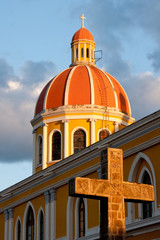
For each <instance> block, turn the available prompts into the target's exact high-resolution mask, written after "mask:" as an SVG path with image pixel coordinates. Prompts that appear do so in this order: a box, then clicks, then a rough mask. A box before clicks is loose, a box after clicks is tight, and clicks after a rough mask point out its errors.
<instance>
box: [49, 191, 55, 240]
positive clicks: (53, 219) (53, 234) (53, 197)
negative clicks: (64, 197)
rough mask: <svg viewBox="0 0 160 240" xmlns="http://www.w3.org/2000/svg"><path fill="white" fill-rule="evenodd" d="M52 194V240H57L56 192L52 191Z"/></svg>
mask: <svg viewBox="0 0 160 240" xmlns="http://www.w3.org/2000/svg"><path fill="white" fill-rule="evenodd" d="M49 193H50V213H51V216H50V228H51V240H56V190H55V189H51V190H50V191H49Z"/></svg>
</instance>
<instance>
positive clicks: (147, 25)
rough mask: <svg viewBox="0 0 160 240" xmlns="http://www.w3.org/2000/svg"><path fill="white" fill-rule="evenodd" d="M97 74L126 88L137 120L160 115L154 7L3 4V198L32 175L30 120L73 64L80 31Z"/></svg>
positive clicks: (159, 22) (25, 0)
mask: <svg viewBox="0 0 160 240" xmlns="http://www.w3.org/2000/svg"><path fill="white" fill-rule="evenodd" d="M82 13H84V15H85V17H86V20H85V27H86V28H87V29H88V30H89V31H90V32H91V33H92V34H93V36H94V39H95V42H96V50H102V52H103V54H102V56H103V57H102V59H101V60H100V61H98V62H97V66H98V67H99V68H101V69H103V70H105V71H107V72H108V73H110V74H111V75H113V76H114V77H115V78H116V79H117V80H118V81H119V82H120V83H121V85H122V86H123V87H124V89H125V91H126V93H127V95H128V97H129V100H130V103H131V109H132V116H133V117H134V118H135V119H136V120H139V119H141V118H143V117H145V116H146V115H148V114H151V113H153V112H155V111H157V110H159V109H160V44H159V42H160V31H159V29H160V14H159V13H160V1H159V0H152V1H151V0H141V1H140V0H121V1H119V0H99V1H98V0H81V1H79V0H67V1H66V0H55V1H53V0H45V1H44V0H5V1H0V113H1V116H0V191H1V190H3V189H5V188H7V187H9V186H11V185H13V184H15V183H16V182H18V181H21V180H23V179H24V178H26V177H28V176H30V175H31V174H32V137H33V136H32V127H31V124H30V120H31V119H33V116H34V108H35V104H36V101H37V98H38V95H39V93H40V92H41V90H42V88H43V87H44V85H45V84H46V83H47V82H48V81H49V79H51V78H52V77H54V76H55V75H57V74H58V73H59V72H61V71H62V70H64V69H66V68H68V67H69V65H70V63H71V51H70V43H71V39H72V36H73V35H74V33H75V32H76V31H77V30H78V29H79V28H80V27H81V19H80V16H81V15H82Z"/></svg>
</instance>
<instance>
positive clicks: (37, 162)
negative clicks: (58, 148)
mask: <svg viewBox="0 0 160 240" xmlns="http://www.w3.org/2000/svg"><path fill="white" fill-rule="evenodd" d="M40 137H41V138H42V162H43V136H42V134H38V137H37V141H36V167H39V166H42V163H41V164H39V138H40Z"/></svg>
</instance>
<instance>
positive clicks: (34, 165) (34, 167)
mask: <svg viewBox="0 0 160 240" xmlns="http://www.w3.org/2000/svg"><path fill="white" fill-rule="evenodd" d="M32 133H33V162H32V173H33V174H34V173H35V170H36V162H37V161H36V147H37V144H36V130H33V132H32Z"/></svg>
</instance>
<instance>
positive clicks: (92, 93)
mask: <svg viewBox="0 0 160 240" xmlns="http://www.w3.org/2000/svg"><path fill="white" fill-rule="evenodd" d="M86 68H87V70H88V75H89V80H90V91H91V104H94V103H95V96H94V82H93V76H92V72H91V70H90V68H89V67H88V66H86Z"/></svg>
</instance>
